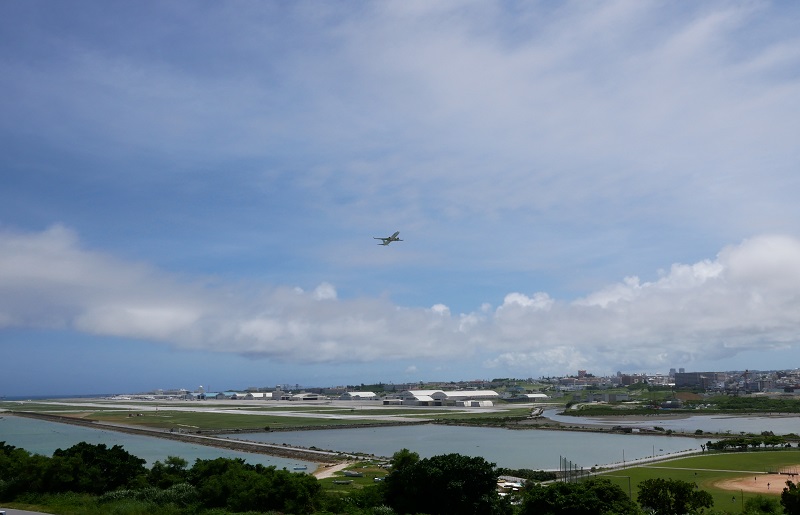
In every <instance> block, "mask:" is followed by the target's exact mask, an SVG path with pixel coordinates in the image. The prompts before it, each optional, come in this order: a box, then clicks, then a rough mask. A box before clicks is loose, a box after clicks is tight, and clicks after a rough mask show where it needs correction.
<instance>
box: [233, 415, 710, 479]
mask: <svg viewBox="0 0 800 515" xmlns="http://www.w3.org/2000/svg"><path fill="white" fill-rule="evenodd" d="M235 439H238V440H249V441H256V442H266V443H277V444H283V443H286V444H288V445H299V446H303V447H311V446H315V447H317V448H319V449H326V450H328V449H330V450H336V451H344V452H362V453H367V454H376V455H379V456H391V455H392V454H394V453H395V452H396V451H399V450H400V449H403V448H406V449H409V450H411V451H414V452H416V453H418V454H419V455H420V457H422V458H429V457H431V456H436V455H439V454H449V453H459V454H464V455H468V456H481V457H483V458H485V459H486V460H487V461H490V462H492V463H495V464H497V466H499V467H506V468H529V469H545V470H547V469H558V467H559V457H560V456H563V457H565V458H567V459H569V460H570V461H572V462H573V463H576V464H577V465H578V466H582V467H585V468H590V467H592V466H595V465H608V464H611V463H619V462H622V461H623V459H624V460H625V461H631V460H635V459H642V458H647V457H650V456H652V455H654V454H655V455H656V456H661V455H665V454H670V453H676V452H681V451H687V450H697V451H699V450H700V444H704V443H706V440H698V439H695V438H688V437H671V436H649V435H638V434H636V435H622V434H608V433H587V432H577V431H576V432H572V431H552V430H540V429H531V430H510V429H499V428H486V427H465V426H442V425H435V424H427V425H420V426H391V427H375V428H357V429H324V430H315V431H281V432H271V433H248V434H245V435H236V437H235Z"/></svg>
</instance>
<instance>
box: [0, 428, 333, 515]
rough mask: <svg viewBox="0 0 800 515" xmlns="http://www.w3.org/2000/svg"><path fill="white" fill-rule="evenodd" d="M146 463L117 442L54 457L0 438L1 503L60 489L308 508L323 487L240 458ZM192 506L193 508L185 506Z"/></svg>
mask: <svg viewBox="0 0 800 515" xmlns="http://www.w3.org/2000/svg"><path fill="white" fill-rule="evenodd" d="M144 464H145V461H144V460H143V459H141V458H137V457H136V456H133V455H131V454H129V453H128V452H127V451H125V450H124V449H123V448H122V447H120V446H118V445H115V446H114V447H111V448H110V449H109V448H108V447H106V445H105V444H99V445H92V444H88V443H85V442H82V443H79V444H77V445H74V446H72V447H70V448H69V449H66V450H61V449H58V450H56V452H54V453H53V456H52V458H48V457H45V456H41V455H37V454H31V453H29V452H28V451H25V450H24V449H18V448H16V447H14V446H11V445H6V444H5V442H0V502H3V501H5V502H7V501H15V500H25V499H30V498H33V497H32V496H37V495H42V494H53V493H59V492H73V493H88V494H93V495H95V496H100V498H99V499H98V502H100V503H110V502H117V501H121V500H136V501H146V502H147V503H150V504H155V505H158V506H173V507H181V508H182V507H187V508H188V507H194V508H199V507H202V508H204V509H206V508H224V509H226V510H229V511H231V512H244V511H248V510H257V511H261V512H264V511H268V510H278V511H283V512H286V513H295V514H303V513H314V512H315V510H316V507H317V505H318V504H319V502H320V496H321V492H322V488H321V486H320V484H319V482H318V481H317V480H316V478H314V477H312V476H308V475H306V474H297V473H291V472H288V471H285V470H277V469H276V468H275V467H265V466H263V465H250V464H247V463H245V462H244V460H241V459H225V458H218V459H214V460H197V461H196V462H195V464H194V465H193V466H192V467H191V468H187V465H188V464H187V462H186V461H185V460H183V459H181V458H176V457H169V458H167V460H166V461H165V462H164V463H161V462H156V463H155V464H154V465H153V467H152V468H151V469H150V471H148V470H147V469H146V468H145V466H144ZM190 511H192V510H190Z"/></svg>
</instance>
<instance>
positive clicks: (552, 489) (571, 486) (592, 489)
mask: <svg viewBox="0 0 800 515" xmlns="http://www.w3.org/2000/svg"><path fill="white" fill-rule="evenodd" d="M519 513H520V515H606V514H608V515H611V514H614V515H635V514H638V513H640V510H639V507H638V506H637V505H636V503H635V502H633V501H632V500H631V499H629V498H628V494H626V493H625V491H623V490H622V488H620V487H619V486H617V485H615V484H613V483H612V482H611V481H609V480H608V479H589V480H586V481H582V482H580V483H561V482H559V483H553V484H552V485H549V486H542V485H539V484H534V485H532V486H531V487H529V488H526V489H525V493H524V498H523V502H522V508H521V510H520V512H519Z"/></svg>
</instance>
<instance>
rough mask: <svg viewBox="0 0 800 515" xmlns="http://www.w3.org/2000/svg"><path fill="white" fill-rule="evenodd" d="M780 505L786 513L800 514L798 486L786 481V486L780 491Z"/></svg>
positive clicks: (799, 490) (790, 514)
mask: <svg viewBox="0 0 800 515" xmlns="http://www.w3.org/2000/svg"><path fill="white" fill-rule="evenodd" d="M781 506H783V512H784V513H786V514H788V515H800V487H798V485H796V484H795V483H793V482H791V481H787V482H786V488H784V489H783V492H782V493H781Z"/></svg>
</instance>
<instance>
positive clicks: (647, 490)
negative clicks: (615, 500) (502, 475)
mask: <svg viewBox="0 0 800 515" xmlns="http://www.w3.org/2000/svg"><path fill="white" fill-rule="evenodd" d="M637 499H638V501H639V504H640V505H641V506H642V507H643V508H645V509H648V510H652V512H653V513H654V515H675V514H679V515H681V514H684V513H695V512H698V511H700V510H701V509H702V508H710V507H711V506H713V505H714V499H713V497H711V494H710V493H708V492H705V491H703V490H698V488H697V485H696V484H694V483H689V482H687V481H681V480H679V479H662V478H658V479H646V480H644V481H642V482H641V483H639V494H638V497H637Z"/></svg>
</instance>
